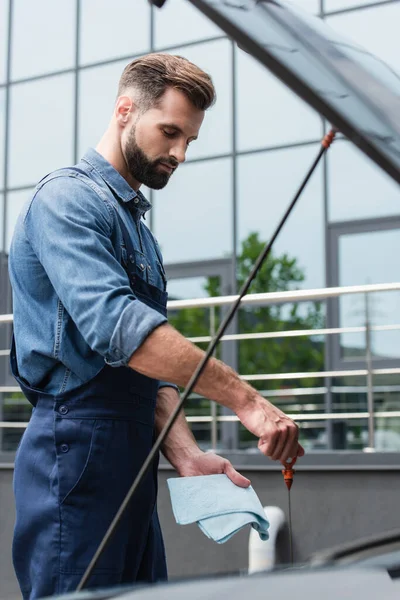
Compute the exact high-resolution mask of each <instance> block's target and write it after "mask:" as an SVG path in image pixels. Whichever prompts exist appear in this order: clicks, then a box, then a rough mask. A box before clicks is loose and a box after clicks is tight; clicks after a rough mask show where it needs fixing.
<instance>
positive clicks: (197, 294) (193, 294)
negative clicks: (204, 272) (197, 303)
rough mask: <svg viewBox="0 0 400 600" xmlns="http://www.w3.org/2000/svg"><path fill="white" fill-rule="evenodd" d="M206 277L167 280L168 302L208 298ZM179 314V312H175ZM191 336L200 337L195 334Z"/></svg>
mask: <svg viewBox="0 0 400 600" xmlns="http://www.w3.org/2000/svg"><path fill="white" fill-rule="evenodd" d="M206 285H207V278H206V277H184V278H180V279H169V280H168V300H192V299H193V298H208V296H209V294H208V293H207V291H206ZM176 312H177V314H179V311H176ZM191 335H200V334H198V332H195V333H193V334H191Z"/></svg>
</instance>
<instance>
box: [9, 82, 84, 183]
mask: <svg viewBox="0 0 400 600" xmlns="http://www.w3.org/2000/svg"><path fill="white" fill-rule="evenodd" d="M27 99H29V102H28V101H27ZM10 102H11V106H10V108H11V110H10V151H9V165H8V168H9V172H8V175H9V179H8V184H9V186H10V187H13V186H15V187H17V186H22V185H31V184H34V183H36V182H37V180H38V179H41V178H42V177H44V175H46V174H47V173H49V172H50V171H52V170H53V169H57V168H60V167H63V166H68V165H69V164H71V163H72V161H73V135H74V127H73V123H74V76H73V75H72V74H67V75H59V76H56V77H51V78H46V79H42V80H38V81H33V82H28V83H20V84H17V85H13V86H11V98H10Z"/></svg>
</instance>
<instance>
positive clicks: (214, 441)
mask: <svg viewBox="0 0 400 600" xmlns="http://www.w3.org/2000/svg"><path fill="white" fill-rule="evenodd" d="M215 331H216V326H215V306H211V307H210V336H211V337H214V335H215ZM210 405H211V419H212V420H211V449H212V450H213V452H216V451H217V445H218V421H217V405H216V403H215V402H214V401H213V400H210Z"/></svg>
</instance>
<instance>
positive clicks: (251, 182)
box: [238, 146, 325, 292]
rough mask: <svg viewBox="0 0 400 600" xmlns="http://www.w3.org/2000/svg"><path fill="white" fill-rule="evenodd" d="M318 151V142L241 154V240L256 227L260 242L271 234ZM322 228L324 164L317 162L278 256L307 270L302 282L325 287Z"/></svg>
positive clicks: (283, 234) (278, 242)
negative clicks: (292, 260)
mask: <svg viewBox="0 0 400 600" xmlns="http://www.w3.org/2000/svg"><path fill="white" fill-rule="evenodd" d="M317 152H318V148H317V146H315V147H314V146H311V147H303V148H292V149H288V150H280V151H271V152H263V153H259V154H254V155H251V156H241V157H239V159H238V173H239V176H238V198H239V203H238V239H239V243H240V244H242V242H243V241H244V240H245V239H246V238H248V236H249V234H250V233H251V232H256V233H257V234H258V236H259V239H260V240H262V241H266V240H268V239H269V238H270V237H271V235H272V233H273V231H274V229H275V227H276V226H277V224H278V222H279V220H280V219H281V218H282V216H283V214H284V212H285V211H286V209H287V207H288V205H289V203H290V202H291V200H292V199H293V196H294V194H295V192H296V191H297V189H298V187H299V185H300V183H301V182H302V181H303V178H304V176H305V174H306V172H307V170H308V169H309V167H310V165H311V164H312V162H313V160H314V158H315V156H316V153H317ZM323 232H324V220H323V190H322V168H321V166H319V167H318V168H317V170H316V172H315V173H314V175H313V177H312V179H311V180H310V182H309V184H308V185H307V187H306V189H305V191H304V192H303V194H302V196H301V197H300V199H299V201H298V204H297V206H296V208H295V209H294V211H293V213H292V214H291V215H290V217H289V220H288V221H287V223H286V225H285V227H284V229H283V230H282V232H281V234H280V235H279V236H278V238H277V240H276V244H275V246H274V255H275V256H282V255H283V254H285V253H286V254H288V256H289V257H290V258H291V259H295V260H296V267H297V268H298V269H300V270H301V272H302V273H303V275H304V280H303V281H302V282H301V283H299V285H298V287H303V288H317V287H324V283H325V270H324V260H325V259H324V254H325V251H324V233H323ZM260 291H261V290H260ZM264 291H265V292H267V291H272V290H264Z"/></svg>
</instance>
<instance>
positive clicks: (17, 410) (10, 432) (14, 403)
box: [0, 392, 32, 452]
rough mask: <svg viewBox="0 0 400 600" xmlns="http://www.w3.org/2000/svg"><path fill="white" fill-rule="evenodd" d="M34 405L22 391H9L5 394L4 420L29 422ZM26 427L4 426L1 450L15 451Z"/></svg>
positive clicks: (3, 404)
mask: <svg viewBox="0 0 400 600" xmlns="http://www.w3.org/2000/svg"><path fill="white" fill-rule="evenodd" d="M31 413H32V405H31V404H30V403H29V402H28V400H27V399H26V398H25V396H24V395H23V394H22V393H21V392H13V393H11V392H8V393H7V394H4V396H3V403H2V420H3V421H14V422H18V421H20V422H21V421H22V422H24V423H27V422H28V421H29V419H30V417H31ZM23 432H24V428H22V427H21V428H20V429H19V428H18V429H17V428H15V427H13V428H7V427H6V428H4V429H3V430H2V435H1V438H0V439H1V446H0V452H15V451H16V450H17V448H18V444H19V442H20V440H21V437H22V434H23Z"/></svg>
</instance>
